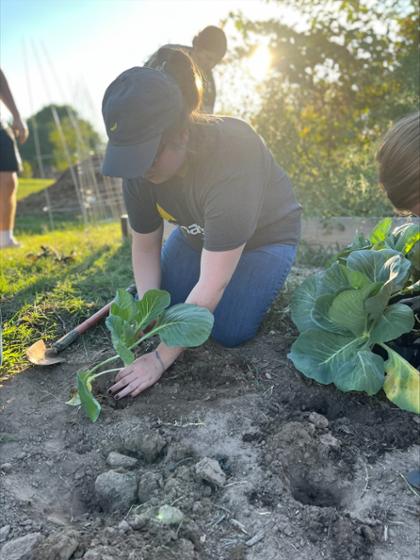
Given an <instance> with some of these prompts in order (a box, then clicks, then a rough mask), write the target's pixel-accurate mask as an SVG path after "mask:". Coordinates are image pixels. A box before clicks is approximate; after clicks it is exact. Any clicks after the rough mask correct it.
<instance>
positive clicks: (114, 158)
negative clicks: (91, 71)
mask: <svg viewBox="0 0 420 560" xmlns="http://www.w3.org/2000/svg"><path fill="white" fill-rule="evenodd" d="M183 109H184V102H183V98H182V93H181V90H180V89H179V87H178V84H177V83H176V81H175V80H174V79H173V78H172V77H171V76H169V75H168V74H166V73H165V72H162V71H161V70H155V69H153V68H146V67H144V66H142V67H140V66H135V67H134V68H130V69H129V70H126V71H125V72H123V73H122V74H120V75H119V76H118V77H117V78H116V79H115V80H114V81H113V82H112V83H111V84H110V85H109V86H108V88H107V90H106V91H105V95H104V98H103V101H102V115H103V118H104V121H105V127H106V132H107V135H108V139H109V141H108V144H107V147H106V152H105V159H104V162H103V165H102V173H103V174H104V175H109V176H111V177H123V178H127V179H131V178H134V177H143V176H144V175H145V173H146V171H147V170H148V169H150V167H151V166H152V164H153V160H154V159H155V156H156V153H157V151H158V148H159V144H160V141H161V138H162V133H163V132H164V131H165V130H167V129H169V128H171V127H172V126H174V125H175V124H176V123H177V121H178V120H179V118H180V116H181V114H182V112H183Z"/></svg>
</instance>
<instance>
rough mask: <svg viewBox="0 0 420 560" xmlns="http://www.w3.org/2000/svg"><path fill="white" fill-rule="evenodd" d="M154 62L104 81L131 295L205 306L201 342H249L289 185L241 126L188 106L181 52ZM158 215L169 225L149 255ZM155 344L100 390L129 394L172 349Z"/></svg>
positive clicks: (262, 305) (290, 252)
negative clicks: (210, 321)
mask: <svg viewBox="0 0 420 560" xmlns="http://www.w3.org/2000/svg"><path fill="white" fill-rule="evenodd" d="M156 65H157V67H158V68H162V67H163V68H164V69H165V71H161V70H156V69H152V68H146V67H142V68H139V67H135V68H131V69H130V70H127V71H126V72H123V73H122V74H121V75H120V76H119V77H118V78H117V79H116V80H114V82H112V83H111V85H110V86H109V87H108V88H107V90H106V92H105V96H104V100H103V105H102V112H103V116H104V120H105V126H106V130H107V133H108V137H109V142H108V146H107V151H106V154H105V159H104V165H103V173H104V175H111V176H117V177H123V178H124V182H123V192H124V198H125V202H126V207H127V210H128V216H129V220H130V225H131V227H132V229H133V243H132V259H133V269H134V276H135V280H136V285H137V290H138V295H139V297H143V295H144V293H145V292H146V291H148V290H150V289H153V288H159V287H160V288H162V289H164V290H167V291H168V292H169V293H170V294H171V303H172V304H176V303H181V302H187V303H193V304H196V305H200V306H203V307H207V308H208V309H209V310H210V311H212V312H214V317H215V322H214V328H213V331H212V337H213V339H215V340H216V341H217V342H219V343H220V344H222V345H224V346H228V347H233V346H237V345H239V344H242V343H244V342H246V341H247V340H249V339H251V338H253V337H254V336H255V334H256V333H257V330H258V328H259V326H260V324H261V322H262V319H263V317H264V314H265V312H266V311H267V309H268V308H269V306H270V305H271V303H272V302H273V300H274V298H275V297H276V295H277V294H278V291H279V290H280V289H281V287H282V286H283V284H284V281H285V280H286V277H287V275H288V273H289V271H290V269H291V267H292V264H293V262H294V259H295V255H296V246H297V243H298V240H299V235H300V213H301V207H300V205H299V204H298V203H297V202H296V199H295V196H294V194H293V191H292V187H291V183H290V180H289V178H288V177H287V175H286V174H285V172H284V171H283V170H282V169H281V168H280V167H279V166H278V165H277V164H276V162H275V161H274V159H273V156H272V155H271V153H270V151H269V150H268V148H267V147H266V145H265V144H264V142H263V141H262V139H261V138H260V137H259V136H258V134H257V133H256V132H255V131H254V130H253V129H252V128H251V127H250V126H249V125H248V124H247V123H245V122H244V121H241V120H239V119H235V118H230V117H220V118H215V117H213V118H212V117H208V116H205V115H202V116H200V115H199V114H198V115H197V114H196V113H195V111H196V109H197V107H198V106H199V102H200V92H199V90H198V89H197V77H196V74H195V71H194V63H193V61H192V60H191V58H190V57H189V56H188V55H186V54H185V53H184V52H182V51H180V50H173V49H169V48H162V49H160V50H159V51H158V53H157V57H156ZM163 220H167V221H170V222H173V223H175V224H177V225H178V227H177V228H176V229H175V230H174V231H173V232H172V234H171V235H170V237H169V239H168V240H167V241H166V242H165V244H164V246H163V249H162V251H161V248H162V247H161V245H162V233H163ZM182 350H183V349H182V348H172V347H169V346H166V345H165V344H163V343H160V344H159V346H158V348H157V352H153V353H148V354H145V355H143V356H141V357H140V358H138V359H137V360H136V361H135V362H133V364H131V365H130V366H128V367H126V368H124V369H123V370H121V372H119V374H118V375H117V383H115V384H114V385H113V386H112V387H111V389H110V392H112V393H114V394H115V397H116V398H121V397H124V396H127V395H131V396H136V395H138V394H139V393H140V392H141V391H144V390H145V389H146V388H147V387H150V386H151V385H152V384H154V383H155V382H156V381H158V379H159V378H160V377H161V375H162V374H163V372H164V371H165V369H167V368H168V367H169V366H170V365H171V364H172V363H173V362H174V361H175V359H176V358H177V357H178V356H179V355H180V353H181V352H182Z"/></svg>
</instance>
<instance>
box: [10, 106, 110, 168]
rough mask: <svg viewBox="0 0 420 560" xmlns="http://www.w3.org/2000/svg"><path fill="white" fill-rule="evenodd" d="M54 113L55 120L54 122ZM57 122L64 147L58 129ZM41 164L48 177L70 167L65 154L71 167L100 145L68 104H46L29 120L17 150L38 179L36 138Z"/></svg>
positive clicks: (98, 140) (87, 125) (95, 135)
mask: <svg viewBox="0 0 420 560" xmlns="http://www.w3.org/2000/svg"><path fill="white" fill-rule="evenodd" d="M54 114H55V115H56V119H54ZM57 122H59V123H60V126H61V129H62V132H63V137H64V140H65V147H64V145H63V141H62V138H61V134H60V132H59V128H58V127H57ZM35 127H36V131H37V135H38V138H39V148H40V154H41V158H42V163H43V166H44V169H45V172H46V174H47V175H49V174H52V173H54V172H57V171H63V170H64V169H66V168H67V167H68V165H69V162H68V158H67V155H66V152H67V153H68V155H69V158H70V161H71V163H72V164H74V163H76V162H77V161H78V160H79V159H85V158H86V157H88V156H89V155H90V153H91V152H92V151H95V152H96V150H97V147H98V146H99V145H100V137H99V135H98V133H97V132H96V131H95V130H94V128H93V127H92V125H91V124H90V123H89V122H88V121H86V120H84V119H82V118H80V117H79V115H78V113H77V111H76V110H75V109H74V108H73V107H71V106H69V105H48V106H47V107H44V108H43V109H41V110H40V111H38V112H37V113H36V114H35V115H33V116H32V117H30V118H29V119H28V128H29V138H28V141H27V142H26V143H25V144H23V145H22V147H21V148H20V151H21V154H22V158H23V159H24V160H26V161H28V162H29V163H30V165H31V167H32V169H33V174H34V176H35V177H39V176H41V171H40V166H39V162H38V158H37V155H36V146H35V141H36V136H35Z"/></svg>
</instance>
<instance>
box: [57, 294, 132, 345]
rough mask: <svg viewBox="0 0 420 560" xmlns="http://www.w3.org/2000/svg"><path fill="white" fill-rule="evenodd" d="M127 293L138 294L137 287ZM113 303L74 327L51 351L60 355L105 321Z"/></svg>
mask: <svg viewBox="0 0 420 560" xmlns="http://www.w3.org/2000/svg"><path fill="white" fill-rule="evenodd" d="M127 292H129V293H130V294H134V293H135V292H136V287H135V286H134V285H132V286H129V287H128V288H127ZM113 301H114V300H112V301H111V302H110V303H107V304H106V305H104V306H103V307H101V309H99V311H97V312H96V313H94V314H93V315H92V316H91V317H88V318H87V319H85V320H84V321H83V323H80V325H77V327H74V329H73V330H71V331H70V332H68V333H67V334H65V335H64V336H62V337H61V338H59V339H58V340H56V341H55V342H54V344H53V345H52V346H51V350H52V351H53V352H54V353H56V354H58V353H59V352H61V351H62V350H64V349H65V348H67V346H70V344H71V343H72V342H74V341H75V340H76V339H77V338H78V337H79V336H80V335H81V334H83V333H84V332H86V331H87V330H88V329H90V328H91V327H93V326H94V325H96V324H97V323H99V321H100V320H101V319H103V318H104V317H106V316H107V315H108V313H109V310H110V308H111V305H112V303H113Z"/></svg>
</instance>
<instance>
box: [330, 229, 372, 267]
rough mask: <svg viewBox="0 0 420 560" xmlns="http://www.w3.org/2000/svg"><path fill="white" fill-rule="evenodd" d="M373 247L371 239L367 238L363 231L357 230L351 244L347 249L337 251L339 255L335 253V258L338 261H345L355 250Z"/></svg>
mask: <svg viewBox="0 0 420 560" xmlns="http://www.w3.org/2000/svg"><path fill="white" fill-rule="evenodd" d="M371 248H372V243H371V242H370V241H369V239H366V237H365V236H364V235H363V233H361V232H359V231H358V232H356V235H355V236H354V239H353V241H352V243H351V245H349V246H348V247H346V248H345V249H343V250H342V251H340V252H339V253H337V255H335V257H334V260H336V261H338V262H341V261H345V260H346V258H347V257H348V256H349V255H350V253H352V252H353V251H359V250H361V249H371Z"/></svg>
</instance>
